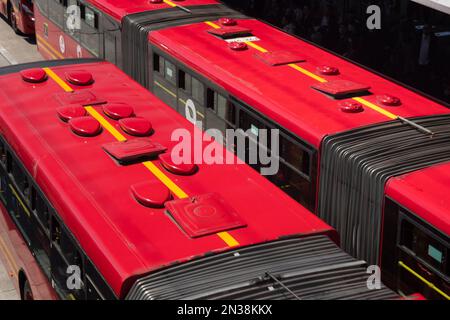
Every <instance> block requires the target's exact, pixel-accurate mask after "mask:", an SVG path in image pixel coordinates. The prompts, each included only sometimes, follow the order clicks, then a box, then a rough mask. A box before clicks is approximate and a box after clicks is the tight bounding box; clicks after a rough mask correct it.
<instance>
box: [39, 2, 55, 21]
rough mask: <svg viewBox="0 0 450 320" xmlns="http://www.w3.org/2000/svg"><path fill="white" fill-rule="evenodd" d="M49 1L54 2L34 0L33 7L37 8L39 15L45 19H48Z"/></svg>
mask: <svg viewBox="0 0 450 320" xmlns="http://www.w3.org/2000/svg"><path fill="white" fill-rule="evenodd" d="M49 1H54V0H35V1H34V5H35V6H37V7H38V9H39V11H40V12H41V14H43V15H44V16H45V17H48V3H49Z"/></svg>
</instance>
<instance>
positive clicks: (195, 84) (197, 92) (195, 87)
mask: <svg viewBox="0 0 450 320" xmlns="http://www.w3.org/2000/svg"><path fill="white" fill-rule="evenodd" d="M204 95H205V87H204V86H203V83H201V82H200V81H198V80H197V79H196V78H194V77H192V97H193V98H194V100H196V101H198V102H200V104H202V105H203V103H204V99H205V97H204Z"/></svg>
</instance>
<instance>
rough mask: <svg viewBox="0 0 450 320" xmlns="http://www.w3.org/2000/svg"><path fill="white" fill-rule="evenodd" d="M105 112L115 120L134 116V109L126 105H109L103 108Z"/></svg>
mask: <svg viewBox="0 0 450 320" xmlns="http://www.w3.org/2000/svg"><path fill="white" fill-rule="evenodd" d="M103 112H104V113H105V114H106V115H107V116H108V117H110V118H111V119H114V120H119V119H123V118H130V117H132V116H133V115H134V109H133V107H132V106H129V105H128V104H125V103H108V104H107V105H105V106H104V107H103Z"/></svg>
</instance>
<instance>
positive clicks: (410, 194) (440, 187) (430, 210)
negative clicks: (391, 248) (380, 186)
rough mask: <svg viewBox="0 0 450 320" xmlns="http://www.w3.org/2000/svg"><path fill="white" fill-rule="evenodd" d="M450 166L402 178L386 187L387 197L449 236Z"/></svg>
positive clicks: (430, 168)
mask: <svg viewBox="0 0 450 320" xmlns="http://www.w3.org/2000/svg"><path fill="white" fill-rule="evenodd" d="M449 186H450V163H445V164H441V165H437V166H433V167H429V168H427V169H423V170H420V171H416V172H413V173H409V174H405V175H403V176H400V177H396V178H392V179H390V180H389V181H388V184H387V185H386V194H387V195H388V196H389V197H390V198H392V199H393V200H394V201H396V202H398V203H399V204H400V205H402V206H403V207H405V208H406V209H408V210H410V211H412V212H413V213H414V214H417V216H419V217H420V218H422V219H423V220H425V221H427V222H428V223H430V224H431V225H432V226H434V227H435V228H436V229H438V230H440V231H441V232H443V233H445V234H446V235H450V198H449V192H450V189H449Z"/></svg>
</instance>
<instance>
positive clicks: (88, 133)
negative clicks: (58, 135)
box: [69, 116, 102, 137]
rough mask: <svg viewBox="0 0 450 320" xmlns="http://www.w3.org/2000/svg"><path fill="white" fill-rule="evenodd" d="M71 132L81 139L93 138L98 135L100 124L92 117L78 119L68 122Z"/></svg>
mask: <svg viewBox="0 0 450 320" xmlns="http://www.w3.org/2000/svg"><path fill="white" fill-rule="evenodd" d="M69 124H70V128H71V129H72V131H73V132H74V133H75V134H77V135H79V136H83V137H93V136H96V135H98V134H99V133H100V131H101V129H102V127H101V125H100V123H99V122H98V121H97V120H95V119H94V118H92V117H89V116H87V117H79V118H73V119H71V120H69Z"/></svg>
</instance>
